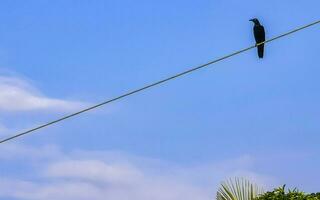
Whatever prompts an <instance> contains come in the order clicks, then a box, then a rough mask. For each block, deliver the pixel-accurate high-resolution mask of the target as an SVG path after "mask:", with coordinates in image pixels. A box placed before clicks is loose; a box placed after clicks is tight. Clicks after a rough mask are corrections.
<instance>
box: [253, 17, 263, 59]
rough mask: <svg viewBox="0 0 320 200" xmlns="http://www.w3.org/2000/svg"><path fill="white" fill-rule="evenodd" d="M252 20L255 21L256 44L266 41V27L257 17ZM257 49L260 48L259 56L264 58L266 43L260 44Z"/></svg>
mask: <svg viewBox="0 0 320 200" xmlns="http://www.w3.org/2000/svg"><path fill="white" fill-rule="evenodd" d="M250 21H252V22H253V23H254V26H253V34H254V38H255V40H256V44H259V43H261V42H264V41H265V40H266V34H265V31H264V27H263V26H262V25H261V24H260V22H259V20H258V19H257V18H254V19H250ZM257 49H258V56H259V58H263V53H264V44H260V45H259V46H257Z"/></svg>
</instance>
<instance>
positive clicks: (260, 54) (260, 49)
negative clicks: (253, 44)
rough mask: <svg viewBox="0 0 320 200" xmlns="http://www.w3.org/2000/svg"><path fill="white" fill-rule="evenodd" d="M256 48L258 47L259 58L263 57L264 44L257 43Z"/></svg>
mask: <svg viewBox="0 0 320 200" xmlns="http://www.w3.org/2000/svg"><path fill="white" fill-rule="evenodd" d="M257 49H258V56H259V58H263V53H264V44H261V45H259V46H258V48H257Z"/></svg>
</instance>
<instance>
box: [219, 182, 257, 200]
mask: <svg viewBox="0 0 320 200" xmlns="http://www.w3.org/2000/svg"><path fill="white" fill-rule="evenodd" d="M261 194H263V189H262V188H260V187H258V186H257V185H255V184H252V183H250V182H249V181H248V180H246V179H243V178H235V179H234V180H233V179H230V180H229V181H225V182H222V183H221V187H220V188H219V190H218V192H217V200H253V199H254V198H256V197H258V196H259V195H261Z"/></svg>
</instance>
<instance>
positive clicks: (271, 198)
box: [255, 186, 320, 200]
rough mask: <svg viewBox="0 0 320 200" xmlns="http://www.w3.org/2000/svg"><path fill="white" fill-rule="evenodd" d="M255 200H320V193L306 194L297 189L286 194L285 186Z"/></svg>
mask: <svg viewBox="0 0 320 200" xmlns="http://www.w3.org/2000/svg"><path fill="white" fill-rule="evenodd" d="M255 200H320V193H311V194H306V193H304V192H301V191H299V190H297V189H294V190H288V192H286V190H285V186H283V187H280V188H277V189H275V190H273V191H271V192H266V193H264V194H262V195H261V196H259V197H257V198H255Z"/></svg>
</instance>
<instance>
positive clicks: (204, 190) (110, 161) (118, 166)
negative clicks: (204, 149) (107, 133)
mask: <svg viewBox="0 0 320 200" xmlns="http://www.w3.org/2000/svg"><path fill="white" fill-rule="evenodd" d="M0 150H1V151H0V158H1V159H2V161H3V162H19V160H20V162H19V163H20V164H21V163H23V164H22V165H29V166H28V167H25V168H28V169H30V168H31V172H30V173H28V174H32V175H33V177H30V176H29V177H28V178H26V177H20V178H19V179H17V178H13V177H16V176H10V175H8V174H6V175H2V179H1V181H0V198H15V199H19V200H29V199H32V200H38V199H48V200H51V199H52V200H67V199H68V200H76V199H77V200H79V199H80V200H82V199H91V200H100V199H101V200H102V199H103V200H105V199H111V200H126V199H131V200H150V199H153V200H180V199H186V200H194V199H203V200H209V199H213V198H214V195H215V191H216V186H217V184H218V183H219V182H220V181H221V180H222V179H224V178H226V177H228V176H229V175H234V174H237V175H241V171H245V172H246V173H247V174H248V173H250V175H252V176H251V178H253V179H260V178H261V177H264V176H261V175H259V174H256V173H254V172H251V171H249V170H248V171H246V170H247V167H248V165H251V164H250V163H251V162H252V159H251V158H250V157H248V156H244V157H242V156H241V157H240V158H236V159H234V160H233V161H232V160H228V161H222V162H219V163H213V164H210V165H204V166H197V167H186V166H177V165H175V164H171V163H167V162H165V161H159V160H154V159H149V158H141V157H135V156H130V155H126V154H121V153H115V152H108V151H101V152H92V151H73V152H69V153H63V152H62V151H61V150H59V148H57V147H54V146H48V147H39V148H31V147H26V146H18V145H10V146H4V147H1V149H0ZM39 152H42V153H41V154H40V153H39ZM30 163H32V164H30ZM230 164H232V167H230ZM223 166H225V167H226V166H229V167H227V169H226V168H225V167H223ZM24 173H25V172H24ZM265 177H266V176H265ZM209 179H210V181H209ZM265 180H266V179H263V180H262V181H265ZM254 181H259V182H260V181H261V180H254ZM265 184H269V183H265Z"/></svg>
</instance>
